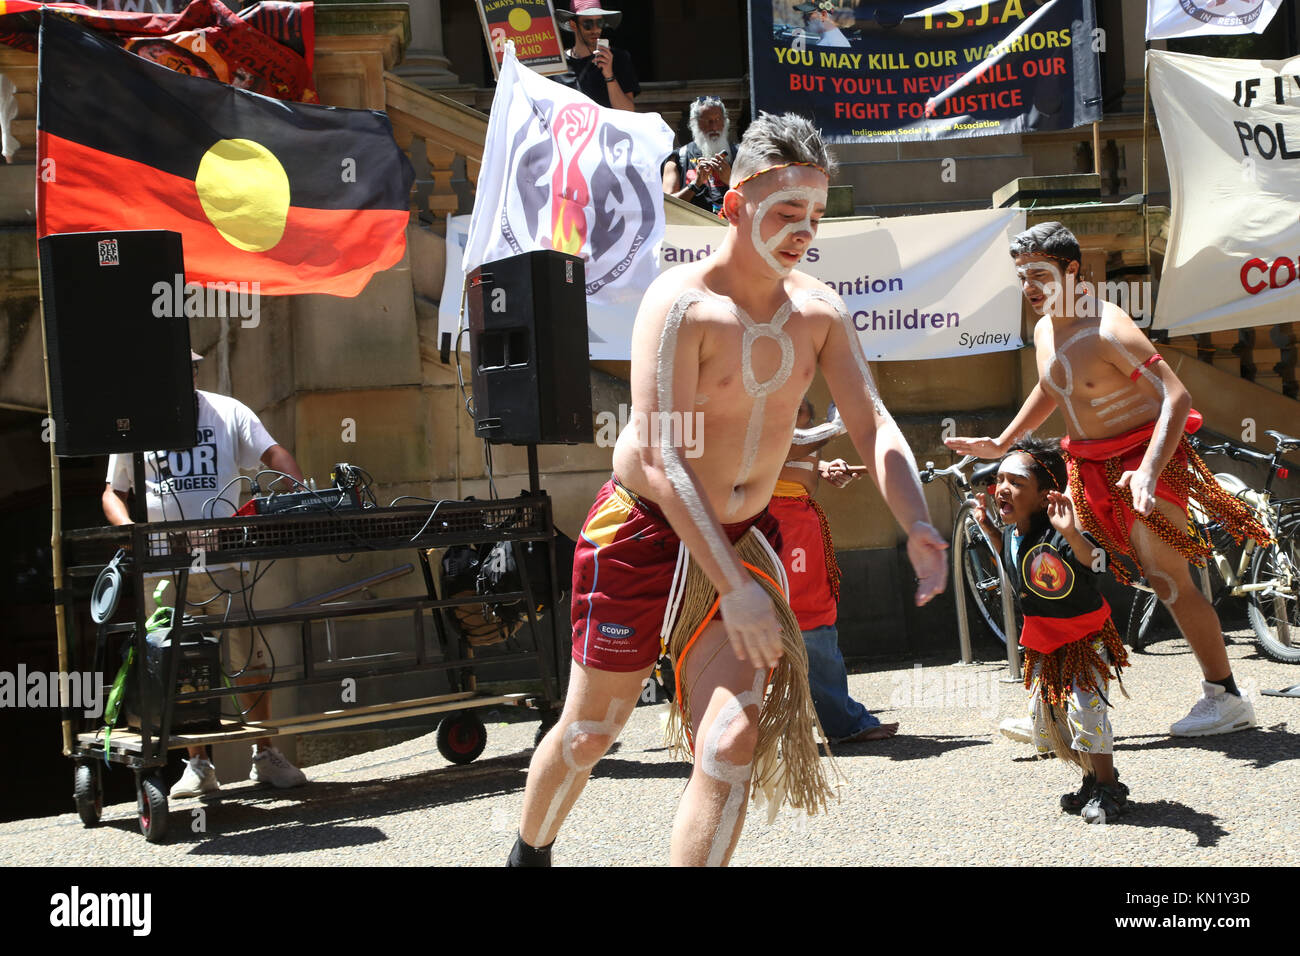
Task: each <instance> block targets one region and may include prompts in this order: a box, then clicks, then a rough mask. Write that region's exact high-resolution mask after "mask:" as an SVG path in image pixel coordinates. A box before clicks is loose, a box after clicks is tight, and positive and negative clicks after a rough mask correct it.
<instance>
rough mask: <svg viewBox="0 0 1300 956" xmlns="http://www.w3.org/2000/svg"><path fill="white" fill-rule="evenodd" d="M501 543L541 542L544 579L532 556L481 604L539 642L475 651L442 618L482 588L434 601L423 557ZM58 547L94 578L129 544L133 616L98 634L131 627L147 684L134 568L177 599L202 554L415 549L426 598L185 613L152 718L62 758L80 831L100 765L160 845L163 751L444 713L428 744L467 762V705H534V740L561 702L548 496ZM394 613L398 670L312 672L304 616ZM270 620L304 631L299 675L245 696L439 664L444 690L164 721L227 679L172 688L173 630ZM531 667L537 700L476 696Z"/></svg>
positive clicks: (473, 745)
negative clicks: (210, 722)
mask: <svg viewBox="0 0 1300 956" xmlns="http://www.w3.org/2000/svg"><path fill="white" fill-rule="evenodd" d="M534 487H535V486H534ZM498 541H515V542H539V543H541V544H542V546H543V547H544V549H545V562H546V563H545V566H546V568H547V569H548V575H549V579H548V581H545V582H535V581H530V580H529V576H528V567H527V564H528V562H526V561H524V560H518V561H517V566H518V569H519V573H520V577H521V580H522V590H519V591H512V592H508V593H502V594H494V595H492V597H491V598H490V599H489V600H490V602H491V603H498V602H499V603H507V602H511V601H517V600H522V601H523V602H524V608H525V614H526V618H527V621H528V624H529V626H530V629H531V632H532V635H533V638H534V641H535V643H534V647H535V648H536V650H533V651H517V652H513V653H507V654H501V655H494V656H491V657H488V658H479V659H475V658H474V654H473V648H472V647H470V646H469V645H468V644H467V643H466V642H464V641H463V640H462V639H461V638H460V637H459V636H457V634H456V633H454V630H453V629H451V628H449V627H448V624H447V622H446V621H445V620H444V617H443V615H444V613H445V612H446V611H447V610H448V609H450V608H452V607H455V606H457V605H472V604H482V603H484V601H485V599H484V597H483V596H481V595H467V596H462V597H458V598H448V597H445V596H444V597H441V598H440V597H439V596H438V594H437V590H436V588H435V584H434V576H433V572H432V569H431V568H430V564H429V558H428V554H427V552H428V550H430V549H438V548H447V547H452V546H454V545H478V544H488V543H493V542H498ZM64 545H65V547H66V548H67V550H68V553H69V556H70V561H69V573H70V574H72V575H82V576H88V575H92V574H96V573H98V572H99V571H100V569H101V568H102V567H103V565H104V563H105V561H106V560H107V559H108V556H109V555H111V554H112V553H113V551H114V550H115V549H118V548H129V556H128V557H127V558H126V561H125V562H124V566H125V569H126V570H128V571H129V572H130V573H129V580H130V583H131V585H132V586H133V587H134V591H135V599H136V608H137V613H136V619H135V621H134V622H122V623H112V622H107V623H106V624H104V625H101V628H103V630H104V633H105V634H113V633H116V634H124V633H128V632H134V633H133V635H132V637H131V640H132V641H133V642H134V647H135V660H134V663H133V665H132V668H133V671H134V673H133V679H134V680H135V681H136V682H137V684H136V686H137V687H140V688H143V687H145V686H146V671H145V667H146V635H145V620H144V606H145V605H144V599H143V598H144V575H145V573H146V572H174V573H175V574H176V575H177V577H178V580H177V594H178V595H184V594H185V592H186V584H187V582H188V578H189V574H190V573H191V565H192V562H194V560H195V556H196V554H197V553H198V552H200V551H201V552H202V553H203V559H204V561H205V562H207V563H210V564H230V563H236V562H241V561H257V560H274V559H281V558H303V557H313V556H319V555H335V554H351V553H356V552H360V551H401V550H409V549H416V551H417V553H418V555H419V559H420V563H421V567H422V570H423V573H424V585H425V588H424V593H423V594H419V595H415V596H411V597H400V598H385V599H377V600H365V601H341V602H337V603H329V604H316V605H312V606H305V607H303V606H294V607H290V608H282V609H277V610H270V611H267V612H265V613H260V612H259V613H256V614H255V615H253V616H252V617H249V616H240V617H238V618H235V617H233V616H227V617H226V618H225V619H222V618H221V617H217V616H211V615H209V616H202V617H195V618H193V619H192V620H191V619H186V621H185V622H184V623H180V622H176V626H175V627H174V628H173V630H172V639H171V640H170V642H169V644H168V646H167V648H166V649H165V650H164V651H163V653H162V663H161V672H162V673H163V674H164V675H165V676H164V678H163V681H162V688H163V694H162V700H161V707H160V708H159V712H158V720H157V723H156V724H154V723H153V721H152V719H151V716H150V714H149V713H148V711H149V708H147V707H145V708H141V711H142V712H141V714H140V727H139V729H138V730H134V729H125V728H119V729H115V730H113V731H112V733H111V735H110V738H109V742H108V745H107V746H105V735H104V733H103V728H102V727H100V728H98V729H94V730H84V729H83V730H82V732H79V733H76V734H75V738H74V742H73V746H72V748H71V756H72V758H73V760H74V761H75V764H76V769H75V791H74V792H75V798H76V804H77V811H78V813H79V814H80V816H81V819H82V821H83V822H84V823H85V824H86V825H87V826H93V825H95V824H96V823H98V822H99V818H100V813H101V810H102V806H103V786H102V779H101V773H102V768H103V767H104V766H105V765H106V764H107V765H114V764H116V765H120V766H125V767H129V768H131V769H132V770H133V771H134V773H135V780H136V803H137V809H138V812H139V822H140V829H141V831H142V832H143V833H144V835H145V837H146V838H147V839H148V840H149V841H150V842H154V843H160V842H163V841H164V840H165V839H166V834H167V790H166V788H165V787H164V785H163V782H162V778H161V776H160V774H159V772H158V771H159V769H160V768H161V767H163V766H164V765H165V764H166V762H167V752H168V751H169V750H174V749H179V748H182V747H189V746H201V745H205V744H212V743H223V742H228V741H236V740H249V739H255V738H259V737H268V736H273V735H276V734H286V733H295V734H296V733H304V732H307V731H313V730H322V729H329V728H342V727H351V726H356V725H361V724H368V723H376V722H379V721H389V720H396V719H400V718H404V717H412V716H417V715H424V714H433V713H443V714H445V715H446V716H444V717H443V718H442V720H441V722H440V724H439V727H438V735H437V741H438V748H439V750H440V752H441V753H442V754H443V756H445V757H447V759H449V760H452V761H454V762H457V763H468V762H469V761H472V760H474V759H475V758H476V757H478V756H479V754H481V753H482V752H483V748H484V746H485V745H486V742H487V731H486V728H485V726H484V724H483V721H482V720H481V719H480V718H479V717H478V715H477V714H475V712H474V711H475V710H476V709H477V708H483V707H495V706H516V707H525V708H531V709H534V710H536V711H537V712H538V713H539V714H540V717H541V721H542V728H541V730H539V736H540V734H541V733H542V732H543V731H545V730H546V729H547V728H549V726H550V725H551V724H553V723H554V722H555V719H556V717H557V715H558V712H559V706H560V701H561V696H562V693H561V687H560V678H559V663H560V660H561V658H560V645H559V631H558V622H557V618H558V616H559V615H558V614H557V609H558V600H559V593H560V587H559V582H558V580H557V577H556V560H555V529H554V524H553V520H552V511H551V500H550V498H549V496H547V495H546V494H545V492H540V491H534V492H533V493H531V494H524V495H522V496H521V497H518V498H511V499H503V500H495V501H445V502H440V503H439V504H438V505H437V506H436V507H435V506H433V505H427V506H415V507H397V508H370V509H366V510H358V511H331V512H309V513H302V514H282V515H264V516H246V517H235V518H222V519H211V520H199V521H178V522H158V523H138V524H134V525H130V526H124V527H117V528H96V529H85V530H78V531H70V532H67V533H65V535H64ZM125 580H126V576H124V581H125ZM543 590H548V591H549V595H548V601H547V607H548V608H549V612H548V613H547V615H546V621H547V625H546V626H543V625H542V624H541V623H540V619H539V615H538V611H537V608H538V601H537V600H536V599H535V596H536V595H537V594H538V593H539V592H541V591H543ZM428 610H432V611H433V614H432V619H433V622H434V625H435V628H436V631H437V638H438V641H439V644H440V645H441V650H442V657H441V659H438V660H430V659H429V655H428V653H427V650H426V641H425V623H424V622H425V616H424V612H426V611H428ZM403 612H404V613H408V614H410V615H411V616H412V618H413V621H414V636H415V660H414V662H413V663H412V662H410V660H409V658H408V659H407V660H405V661H403V662H401V663H400V664H392V663H390V664H387V665H382V664H381V665H375V664H374V663H373V662H371V663H370V664H369V665H368V666H362V665H358V666H347V665H345V666H339V665H337V664H335V665H331V666H330V667H329V668H328V674H327V675H326V674H322V673H320V672H319V670H318V668H319V666H320V664H321V663H322V662H320V661H317V660H316V658H315V656H314V643H315V642H314V641H313V640H312V635H313V624H314V623H316V622H321V621H327V620H331V619H335V618H347V617H360V616H368V617H370V616H376V615H380V614H397V613H403ZM274 624H297V625H300V627H301V641H302V659H303V676H302V678H300V679H293V680H290V679H285V680H268V681H265V682H262V683H258V684H241V685H239V693H241V694H245V693H249V692H253V693H256V692H258V691H262V692H269V691H273V690H276V689H279V688H288V687H309V686H317V685H325V684H334V685H337V684H338V682H339V681H340V680H342V679H345V678H349V677H350V678H366V677H375V676H380V675H383V674H393V673H404V674H405V673H411V672H418V671H429V672H437V671H442V672H445V673H446V674H447V678H448V684H449V685H450V691H451V692H450V693H444V694H439V695H437V696H429V697H419V698H415V699H407V700H398V701H392V702H387V703H381V704H371V705H366V706H356V707H345V708H343V709H339V710H333V711H328V712H324V713H317V714H309V715H302V716H297V717H293V718H285V719H275V720H269V721H264V722H260V723H244V722H241V721H237V720H231V719H226V718H222V720H221V725H220V729H219V730H216V731H213V732H210V733H175V732H173V727H172V723H173V715H174V710H175V706H176V705H177V704H179V703H186V702H190V701H199V700H206V699H211V698H220V697H225V696H228V695H230V694H231V693H232V691H231V689H230V688H227V687H214V688H212V689H209V690H200V691H194V692H189V693H181V694H178V693H176V692H175V689H176V679H177V670H178V660H179V657H180V655H179V653H178V652H179V650H180V645H181V643H182V640H183V637H182V635H183V634H185V633H206V632H213V631H223V630H229V629H232V628H238V627H248V626H267V625H274ZM543 631H545V632H546V633H545V634H544V633H543ZM101 644H102V641H101ZM528 661H532V662H535V663H536V664H537V666H538V673H539V676H540V678H541V685H542V693H541V695H540V696H539V695H536V694H526V693H508V694H496V695H489V694H482V693H479V691H478V690H477V684H476V671H478V670H479V669H482V668H486V667H496V666H499V665H503V664H517V663H519V662H528ZM97 663H98V662H97ZM66 719H68V718H66V716H65V720H66ZM65 730H66V728H65Z"/></svg>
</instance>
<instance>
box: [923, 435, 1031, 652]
mask: <svg viewBox="0 0 1300 956" xmlns="http://www.w3.org/2000/svg"><path fill="white" fill-rule="evenodd" d="M978 460H979V459H977V458H976V457H975V456H974V455H967V456H965V457H964V458H962V459H961V460H960V461H958V462H956V463H955V464H952V465H949V466H948V467H947V468H935V467H934V462H932V461H927V462H926V463H925V469H924V470H923V471H921V472H920V476H921V481H922V483H924V484H929V483H930V482H932V481H934V480H935V479H936V478H943V479H945V480H946V481H948V485H949V488H950V489H951V490H952V493H953V498H954V499H955V500H956V501H957V503H958V508H957V516H956V518H955V519H954V520H953V525H952V546H951V552H952V579H953V582H954V584H955V583H956V582H957V581H958V579H959V578H960V579H963V580H965V582H966V588H967V591H968V592H969V593H970V595H971V596H972V597H973V598H974V602H975V607H976V609H977V610H978V611H979V616H980V619H981V620H983V622H984V624H985V626H986V627H987V628H988V629H989V631H990V632H991V633H992V634H993V636H994V637H996V638H997V639H998V640H999V641H1000V642H1001V643H1002V644H1003V645H1005V644H1006V643H1007V635H1006V628H1005V627H1004V625H1003V620H1004V618H1003V611H1002V570H1001V560H1000V558H999V557H998V552H997V549H996V548H995V547H994V546H993V542H991V541H990V540H989V539H988V536H987V535H985V534H984V531H983V530H982V529H981V528H980V526H979V522H977V521H976V520H975V515H974V510H975V508H976V506H977V505H978V504H979V502H978V501H977V500H976V498H975V494H974V491H973V490H972V489H973V488H975V487H983V488H986V489H988V491H989V494H990V495H991V494H992V487H993V484H994V482H995V481H996V479H997V473H998V462H997V461H988V462H985V463H983V464H981V465H978V466H977V467H976V468H974V469H973V470H972V471H971V474H970V477H969V478H967V476H966V469H967V468H968V467H969V466H970V465H971V463H972V462H976V461H978ZM963 610H964V608H961V607H959V608H958V614H961V613H962V611H963ZM1016 618H1017V625H1018V624H1019V618H1020V614H1019V612H1018V611H1017V612H1016ZM1017 633H1019V629H1017Z"/></svg>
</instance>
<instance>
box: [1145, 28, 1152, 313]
mask: <svg viewBox="0 0 1300 956" xmlns="http://www.w3.org/2000/svg"><path fill="white" fill-rule="evenodd" d="M1150 84H1151V43H1150V41H1148V42H1147V45H1146V55H1145V56H1144V57H1143V58H1142V254H1143V256H1144V257H1145V260H1146V269H1147V281H1148V282H1152V281H1153V279H1152V277H1151V200H1150V196H1149V191H1150V162H1151V159H1150V145H1149V141H1150V130H1151V88H1150ZM1152 321H1153V322H1154V321H1155V318H1154V311H1153V313H1152Z"/></svg>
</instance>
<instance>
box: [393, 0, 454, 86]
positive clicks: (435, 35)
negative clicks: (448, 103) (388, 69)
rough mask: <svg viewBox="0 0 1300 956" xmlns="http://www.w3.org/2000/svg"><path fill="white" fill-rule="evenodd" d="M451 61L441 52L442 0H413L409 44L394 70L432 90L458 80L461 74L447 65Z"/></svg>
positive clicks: (450, 84)
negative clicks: (416, 0)
mask: <svg viewBox="0 0 1300 956" xmlns="http://www.w3.org/2000/svg"><path fill="white" fill-rule="evenodd" d="M450 65H451V61H450V60H448V59H447V57H446V56H444V55H443V52H442V0H420V2H418V3H412V4H411V45H410V46H409V47H407V49H406V58H405V59H404V60H402V63H401V65H400V66H399V67H398V68H397V69H396V70H395V71H394V72H395V73H396V74H397V75H398V76H400V77H402V78H403V79H406V80H410V81H411V82H412V83H415V84H418V85H419V86H422V87H424V88H425V89H426V90H434V89H442V88H445V87H448V86H457V85H459V84H460V77H458V76H457V75H456V74H455V73H453V72H451V70H449V69H448V67H449V66H450Z"/></svg>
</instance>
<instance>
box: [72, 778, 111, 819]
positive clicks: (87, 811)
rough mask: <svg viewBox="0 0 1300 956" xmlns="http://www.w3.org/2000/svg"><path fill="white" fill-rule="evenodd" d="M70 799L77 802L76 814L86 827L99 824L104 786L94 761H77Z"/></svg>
mask: <svg viewBox="0 0 1300 956" xmlns="http://www.w3.org/2000/svg"><path fill="white" fill-rule="evenodd" d="M72 799H73V800H74V801H76V804H77V816H79V817H81V822H82V823H84V824H85V825H86V826H88V827H94V826H98V825H99V818H100V816H101V815H102V814H103V812H104V786H103V781H102V780H101V779H100V771H99V767H98V766H96V765H95V764H94V763H79V764H77V769H76V771H75V772H74V776H73V785H72Z"/></svg>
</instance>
